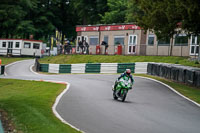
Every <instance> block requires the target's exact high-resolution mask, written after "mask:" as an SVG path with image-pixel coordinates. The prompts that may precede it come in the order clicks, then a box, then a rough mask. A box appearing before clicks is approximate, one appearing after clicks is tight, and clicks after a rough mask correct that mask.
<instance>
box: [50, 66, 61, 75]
mask: <svg viewBox="0 0 200 133" xmlns="http://www.w3.org/2000/svg"><path fill="white" fill-rule="evenodd" d="M59 66H60V65H59V64H49V73H59Z"/></svg>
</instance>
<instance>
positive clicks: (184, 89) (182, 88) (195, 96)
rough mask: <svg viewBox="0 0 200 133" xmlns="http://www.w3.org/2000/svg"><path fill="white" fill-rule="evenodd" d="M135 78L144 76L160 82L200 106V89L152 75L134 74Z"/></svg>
mask: <svg viewBox="0 0 200 133" xmlns="http://www.w3.org/2000/svg"><path fill="white" fill-rule="evenodd" d="M134 75H135V76H143V77H148V78H152V79H156V80H158V81H161V82H163V83H165V84H167V85H169V86H170V87H172V88H174V89H175V90H176V91H178V92H179V93H181V94H182V95H184V96H186V97H188V98H190V99H192V100H193V101H195V102H197V103H199V104H200V88H196V87H193V86H189V85H186V84H183V83H177V82H174V81H171V80H167V79H164V78H160V77H157V76H151V75H146V74H134Z"/></svg>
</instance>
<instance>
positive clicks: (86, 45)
mask: <svg viewBox="0 0 200 133" xmlns="http://www.w3.org/2000/svg"><path fill="white" fill-rule="evenodd" d="M83 46H84V47H85V50H84V52H85V53H86V54H89V44H88V43H87V42H86V40H84V41H83Z"/></svg>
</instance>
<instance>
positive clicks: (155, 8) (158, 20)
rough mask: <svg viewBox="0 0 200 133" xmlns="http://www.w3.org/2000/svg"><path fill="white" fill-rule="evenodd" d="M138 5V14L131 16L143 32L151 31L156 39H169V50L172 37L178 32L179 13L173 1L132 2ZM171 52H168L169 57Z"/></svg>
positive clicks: (144, 0)
mask: <svg viewBox="0 0 200 133" xmlns="http://www.w3.org/2000/svg"><path fill="white" fill-rule="evenodd" d="M133 1H134V2H135V3H136V4H137V5H138V10H140V11H138V12H134V13H133V16H134V18H135V20H136V21H137V24H138V25H139V26H141V27H142V28H143V29H144V30H146V31H147V30H150V31H153V32H154V33H155V34H156V35H157V37H158V39H163V38H166V37H170V38H172V39H171V50H172V46H173V45H172V44H173V40H174V39H173V36H174V35H175V34H177V33H179V32H180V30H181V29H180V28H179V25H178V23H179V22H181V12H180V10H179V9H178V8H177V3H176V1H175V0H162V1H160V0H148V1H146V0H140V1H137V0H133ZM171 53H172V51H170V55H171Z"/></svg>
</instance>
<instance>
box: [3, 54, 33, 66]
mask: <svg viewBox="0 0 200 133" xmlns="http://www.w3.org/2000/svg"><path fill="white" fill-rule="evenodd" d="M0 59H1V64H2V65H7V64H10V63H13V62H16V61H20V60H28V59H33V58H29V57H3V56H0Z"/></svg>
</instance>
